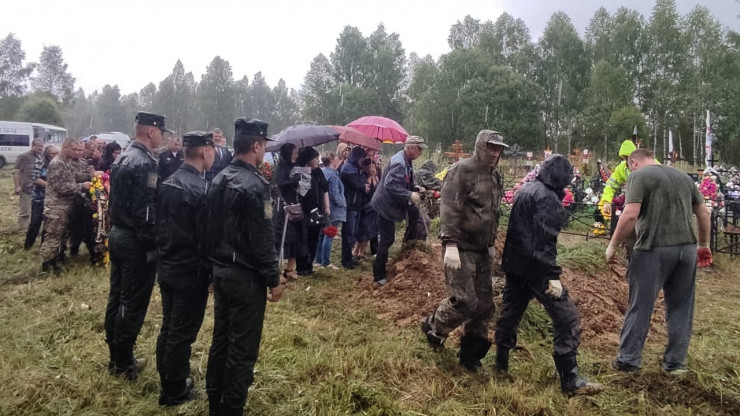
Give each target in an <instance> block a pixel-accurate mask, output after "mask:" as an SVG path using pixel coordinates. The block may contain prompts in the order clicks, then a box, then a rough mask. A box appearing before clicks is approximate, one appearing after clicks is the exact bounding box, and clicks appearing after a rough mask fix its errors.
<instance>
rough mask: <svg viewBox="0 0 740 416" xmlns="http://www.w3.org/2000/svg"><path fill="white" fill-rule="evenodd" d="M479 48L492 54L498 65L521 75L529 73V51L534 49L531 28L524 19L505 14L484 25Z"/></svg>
mask: <svg viewBox="0 0 740 416" xmlns="http://www.w3.org/2000/svg"><path fill="white" fill-rule="evenodd" d="M478 43H479V47H480V48H481V49H482V50H484V51H486V52H488V53H490V54H491V57H492V58H493V61H494V62H495V63H496V64H497V65H505V66H508V67H509V68H511V69H513V70H514V71H516V72H518V73H520V74H526V73H528V69H529V68H528V66H529V65H528V64H529V63H528V62H527V61H528V60H527V59H523V58H526V56H527V52H528V49H530V50H531V47H532V37H531V35H530V33H529V28H528V27H527V25H526V24H525V23H524V21H523V20H522V19H517V18H514V16H512V15H510V14H509V13H506V12H504V13H503V14H501V16H499V18H498V19H496V22H495V23H491V22H490V21H488V22H486V23H484V24H483V27H482V28H481V30H480V38H479V42H478Z"/></svg>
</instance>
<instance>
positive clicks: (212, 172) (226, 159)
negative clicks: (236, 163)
mask: <svg viewBox="0 0 740 416" xmlns="http://www.w3.org/2000/svg"><path fill="white" fill-rule="evenodd" d="M215 150H216V159H214V160H213V166H211V168H210V169H208V171H207V172H206V180H207V181H208V182H211V181H212V180H213V178H215V177H216V175H218V174H219V172H221V171H222V170H224V169H226V167H227V166H229V163H231V158H232V155H231V152H229V149H227V148H225V147H221V146H216V149H215ZM219 151H220V154H221V156H219Z"/></svg>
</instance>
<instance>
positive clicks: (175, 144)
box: [157, 136, 183, 183]
mask: <svg viewBox="0 0 740 416" xmlns="http://www.w3.org/2000/svg"><path fill="white" fill-rule="evenodd" d="M181 147H182V146H181V144H180V138H179V137H177V136H172V137H170V139H169V140H168V141H167V149H165V150H164V151H163V152H162V153H160V154H159V164H158V165H157V169H158V170H159V183H162V182H164V180H165V179H167V178H169V177H170V176H171V175H172V174H173V173H175V171H176V170H177V168H179V167H180V165H182V161H183V152H182V149H181Z"/></svg>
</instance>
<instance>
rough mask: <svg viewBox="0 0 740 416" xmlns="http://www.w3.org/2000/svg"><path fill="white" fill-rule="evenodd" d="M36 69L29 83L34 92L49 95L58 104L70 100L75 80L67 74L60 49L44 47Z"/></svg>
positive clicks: (54, 46) (57, 47) (53, 46)
mask: <svg viewBox="0 0 740 416" xmlns="http://www.w3.org/2000/svg"><path fill="white" fill-rule="evenodd" d="M36 69H37V71H38V73H37V75H36V77H35V78H33V79H32V81H31V83H32V85H33V89H34V91H36V92H42V93H46V94H49V95H51V96H52V97H54V98H55V99H56V100H57V102H60V103H67V102H69V100H71V99H72V96H73V94H74V87H75V79H74V77H73V76H72V75H70V74H69V72H67V64H66V63H65V62H64V57H63V55H62V48H60V47H59V46H56V45H51V46H44V49H43V51H42V52H41V57H40V58H39V64H38V66H37V67H36Z"/></svg>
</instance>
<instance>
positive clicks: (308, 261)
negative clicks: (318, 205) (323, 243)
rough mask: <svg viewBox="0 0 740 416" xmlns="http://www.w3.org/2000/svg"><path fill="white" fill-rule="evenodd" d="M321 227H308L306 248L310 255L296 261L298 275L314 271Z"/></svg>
mask: <svg viewBox="0 0 740 416" xmlns="http://www.w3.org/2000/svg"><path fill="white" fill-rule="evenodd" d="M320 232H321V226H320V225H306V248H307V249H308V254H307V255H305V256H300V257H298V258H297V259H296V270H297V271H298V273H306V272H312V271H313V259H314V258H315V257H316V246H318V244H319V233H320Z"/></svg>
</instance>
